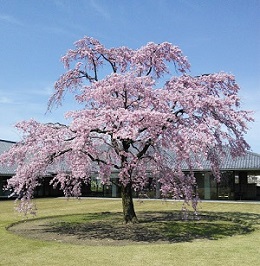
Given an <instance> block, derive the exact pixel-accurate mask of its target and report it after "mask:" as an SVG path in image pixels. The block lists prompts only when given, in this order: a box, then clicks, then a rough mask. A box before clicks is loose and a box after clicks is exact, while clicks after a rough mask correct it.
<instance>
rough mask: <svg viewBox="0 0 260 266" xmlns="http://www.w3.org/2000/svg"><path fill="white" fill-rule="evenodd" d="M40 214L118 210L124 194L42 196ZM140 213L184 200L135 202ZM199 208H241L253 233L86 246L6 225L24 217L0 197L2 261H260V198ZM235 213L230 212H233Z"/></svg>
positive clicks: (228, 211)
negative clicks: (111, 197)
mask: <svg viewBox="0 0 260 266" xmlns="http://www.w3.org/2000/svg"><path fill="white" fill-rule="evenodd" d="M36 204H37V208H38V211H37V217H49V216H57V215H67V214H81V213H82V214H83V213H98V212H108V211H109V212H120V211H121V201H120V200H105V199H96V200H95V199H82V200H79V201H78V200H68V201H67V200H64V199H61V198H58V199H38V200H37V201H36ZM135 207H136V211H137V215H138V212H143V211H164V210H165V211H170V210H180V208H181V205H180V203H173V202H170V201H168V202H162V201H144V202H143V203H139V202H136V203H135ZM200 209H201V211H210V212H218V213H219V212H222V213H223V212H225V213H226V214H227V215H230V214H232V213H241V216H244V217H248V221H250V222H251V223H253V224H254V228H255V231H253V232H252V233H249V234H242V235H236V236H232V237H230V236H228V237H225V238H221V239H219V240H201V239H200V240H193V241H190V242H180V243H173V244H151V245H142V244H138V245H127V246H84V245H73V244H65V243H59V242H55V241H41V240H32V239H27V238H24V237H21V236H18V235H14V234H12V233H10V232H8V231H7V230H6V227H7V226H9V225H10V224H11V223H14V222H16V221H20V220H22V219H24V217H23V216H19V215H18V214H17V213H16V212H15V211H14V210H13V202H12V201H0V265H12V266H15V265H48V266H52V265H87V266H89V265H90V266H91V265H95V266H98V265H113V266H117V265H118V266H119V265H120V266H121V265H125V266H128V265H135V266H136V265H149V266H150V265H160V266H162V265H212V266H213V265H236V266H238V265H248V266H249V265H250V266H252V265H259V261H260V221H259V219H258V217H259V216H256V215H255V216H254V215H249V214H260V202H259V203H258V204H253V203H224V202H218V203H216V202H211V203H205V202H203V203H201V204H200ZM231 216H232V215H231Z"/></svg>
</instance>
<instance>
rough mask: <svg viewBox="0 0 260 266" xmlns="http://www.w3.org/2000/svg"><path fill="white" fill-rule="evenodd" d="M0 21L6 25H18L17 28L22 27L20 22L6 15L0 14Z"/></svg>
mask: <svg viewBox="0 0 260 266" xmlns="http://www.w3.org/2000/svg"><path fill="white" fill-rule="evenodd" d="M0 21H3V22H5V23H8V24H14V25H19V26H23V25H24V24H23V23H22V22H21V21H20V20H18V19H16V18H15V17H13V16H9V15H6V14H0Z"/></svg>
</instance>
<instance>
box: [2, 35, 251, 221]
mask: <svg viewBox="0 0 260 266" xmlns="http://www.w3.org/2000/svg"><path fill="white" fill-rule="evenodd" d="M62 62H63V64H64V66H65V69H66V71H65V73H64V74H63V75H61V76H60V78H59V79H58V80H57V82H56V84H55V92H54V93H53V95H52V97H51V98H50V102H49V108H50V109H51V108H52V106H53V105H55V104H58V105H59V104H61V103H62V100H63V96H64V94H65V93H66V92H67V91H69V92H71V93H73V94H74V96H75V101H77V102H78V103H80V105H79V107H81V109H79V110H73V111H71V112H69V113H67V114H66V118H68V121H71V122H68V124H59V123H48V124H42V123H38V122H36V121H34V120H29V121H23V122H20V123H18V124H17V125H16V127H17V128H18V129H19V130H21V131H22V132H23V136H24V138H23V139H22V140H21V141H20V142H19V143H17V144H16V145H14V147H13V148H11V150H9V151H8V152H7V153H5V154H3V155H2V156H0V163H2V164H9V165H16V166H17V170H16V174H15V176H14V177H13V178H11V179H10V180H9V182H8V186H9V188H10V189H12V190H13V195H16V196H18V198H19V199H22V201H21V202H22V205H21V208H24V209H25V210H26V211H27V210H28V206H29V207H30V199H31V198H33V195H34V190H35V188H36V187H37V186H40V185H41V183H42V181H43V179H44V177H45V176H46V175H50V174H52V176H53V180H52V181H51V183H52V184H53V185H54V186H58V185H59V186H60V187H61V189H62V190H63V191H64V194H65V195H66V196H76V197H79V196H80V195H81V187H82V185H83V184H84V183H88V182H90V177H91V175H92V173H94V172H96V173H98V176H99V178H100V179H101V181H102V183H104V184H108V183H109V182H110V176H111V173H117V175H118V186H120V187H121V191H122V200H123V211H124V218H125V221H126V222H128V221H134V220H136V215H135V212H134V208H133V202H132V194H131V193H132V192H131V191H132V190H135V191H140V190H142V189H144V188H145V186H146V185H147V184H148V183H149V182H150V180H151V179H154V180H159V182H160V184H161V192H162V195H163V196H167V197H172V198H174V199H183V200H184V201H185V202H186V203H189V202H192V204H193V207H194V208H195V209H196V203H197V195H196V193H195V190H194V188H195V187H196V180H195V178H194V175H193V169H194V168H199V167H201V165H200V157H201V156H204V157H206V158H207V159H208V160H209V161H210V162H211V166H212V171H213V172H214V174H215V176H216V177H217V178H220V175H219V159H220V158H221V156H222V155H223V154H224V149H223V147H224V146H228V147H230V150H231V153H232V155H234V156H235V155H241V154H243V153H244V152H245V150H246V149H248V148H249V145H248V144H247V143H246V141H245V140H244V134H246V132H247V124H248V122H250V121H252V120H253V119H252V117H251V113H250V112H248V111H244V110H241V109H240V100H239V97H238V92H239V86H238V85H237V84H236V82H235V78H234V76H232V75H229V74H227V73H223V72H220V73H215V74H208V75H201V76H197V77H193V76H191V75H190V74H189V73H190V72H189V71H190V65H189V62H188V60H187V58H186V57H185V56H184V55H183V54H182V52H181V50H180V49H179V48H178V47H176V46H174V45H172V44H170V43H168V42H164V43H161V44H155V43H152V42H151V43H148V44H147V45H145V46H143V47H141V48H140V49H136V50H133V49H130V48H128V47H119V48H106V47H105V46H104V45H103V44H101V43H100V42H99V41H98V40H95V39H93V38H89V37H84V38H83V39H81V40H79V41H77V42H76V43H75V48H74V49H71V50H69V51H68V52H67V53H66V54H65V55H64V56H63V57H62ZM171 70H174V73H176V72H175V71H179V72H178V74H177V75H176V76H173V74H172V73H171ZM166 77H169V78H168V79H167V78H166ZM159 84H164V85H159ZM82 104H83V105H82ZM183 165H186V166H187V168H188V169H189V171H190V173H189V174H184V173H183V171H182V167H183Z"/></svg>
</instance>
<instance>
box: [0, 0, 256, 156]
mask: <svg viewBox="0 0 260 266" xmlns="http://www.w3.org/2000/svg"><path fill="white" fill-rule="evenodd" d="M259 14H260V1H259V0H204V1H203V0H196V1H195V0H114V1H113V0H85V1H84V0H70V1H69V0H46V1H43V0H0V35H1V38H0V139H8V140H15V141H16V140H19V138H20V136H19V134H18V133H17V132H16V130H15V128H14V127H13V125H14V124H15V123H16V122H18V121H21V120H27V119H30V118H34V119H36V120H38V121H41V122H56V121H60V122H63V121H64V120H63V112H64V111H65V110H70V109H73V108H76V107H77V106H76V105H74V104H73V103H71V102H70V101H67V102H66V104H65V105H64V106H63V107H62V108H60V109H55V110H53V111H52V112H51V113H47V114H46V109H47V102H48V99H49V97H50V95H51V92H52V90H53V84H54V82H55V81H56V80H57V78H58V77H59V76H60V75H61V74H62V73H63V71H64V68H63V66H62V64H61V62H60V57H61V56H62V55H64V53H65V52H66V51H67V50H68V49H69V48H72V47H73V43H74V42H75V41H76V40H78V39H80V38H82V37H83V36H85V35H88V36H92V37H94V38H96V39H99V40H100V41H101V42H102V43H103V44H105V45H106V46H108V47H113V46H122V45H125V46H129V47H131V48H138V47H140V46H142V45H144V44H146V43H147V42H149V41H153V42H157V43H160V42H163V41H168V42H171V43H173V44H175V45H178V46H179V47H180V48H181V49H182V51H183V53H184V54H185V55H186V56H187V57H188V59H189V61H190V63H191V74H192V75H199V74H203V73H213V72H219V71H225V72H228V73H232V74H234V75H235V76H236V79H237V81H238V83H239V85H240V87H241V92H240V96H241V99H242V107H243V109H249V110H253V111H254V112H255V114H254V117H255V122H254V123H253V124H251V125H250V130H249V132H248V134H247V136H246V139H247V141H248V142H249V144H250V145H251V147H252V150H253V151H254V152H258V153H260V137H259V136H260V16H259Z"/></svg>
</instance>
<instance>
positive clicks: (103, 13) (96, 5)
mask: <svg viewBox="0 0 260 266" xmlns="http://www.w3.org/2000/svg"><path fill="white" fill-rule="evenodd" d="M90 4H91V7H92V8H93V9H94V10H95V11H96V12H97V13H98V14H99V15H101V16H102V17H103V18H105V19H110V17H111V16H110V14H109V12H108V11H107V10H106V9H105V8H104V7H103V6H102V5H101V4H100V3H98V1H97V0H91V1H90Z"/></svg>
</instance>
